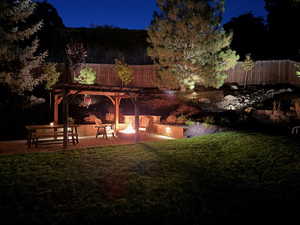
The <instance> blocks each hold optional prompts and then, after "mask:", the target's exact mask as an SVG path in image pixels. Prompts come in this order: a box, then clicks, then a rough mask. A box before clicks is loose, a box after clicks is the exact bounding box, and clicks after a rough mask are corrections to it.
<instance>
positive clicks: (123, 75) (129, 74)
mask: <svg viewBox="0 0 300 225" xmlns="http://www.w3.org/2000/svg"><path fill="white" fill-rule="evenodd" d="M115 71H116V73H117V74H118V76H119V78H120V79H121V81H122V85H123V84H124V85H128V84H129V83H130V82H131V81H132V80H133V70H132V69H131V68H130V67H129V66H128V65H127V64H126V63H125V62H124V60H119V59H115Z"/></svg>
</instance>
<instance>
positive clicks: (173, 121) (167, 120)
mask: <svg viewBox="0 0 300 225" xmlns="http://www.w3.org/2000/svg"><path fill="white" fill-rule="evenodd" d="M176 120H177V118H176V116H174V115H170V116H168V117H167V119H166V122H167V123H176Z"/></svg>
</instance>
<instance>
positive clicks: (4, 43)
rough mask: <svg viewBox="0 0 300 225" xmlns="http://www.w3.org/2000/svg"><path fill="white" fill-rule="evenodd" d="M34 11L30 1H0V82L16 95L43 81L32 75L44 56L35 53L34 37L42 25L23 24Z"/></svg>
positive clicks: (39, 23) (42, 77)
mask: <svg viewBox="0 0 300 225" xmlns="http://www.w3.org/2000/svg"><path fill="white" fill-rule="evenodd" d="M34 8H35V4H34V3H33V2H32V1H31V0H20V1H10V0H2V1H1V2H0V83H2V84H6V85H8V86H9V87H10V89H11V91H12V92H15V93H18V94H22V93H24V91H27V90H28V91H32V90H33V88H34V87H35V86H37V85H38V84H40V83H41V82H42V81H43V80H44V79H45V76H40V75H38V74H34V70H35V69H36V68H38V67H39V66H40V65H41V63H42V62H43V61H44V59H45V57H46V55H47V52H43V53H40V54H37V49H38V39H34V37H33V35H34V34H35V33H36V32H37V31H38V30H39V29H40V28H41V27H42V22H38V23H36V24H34V25H28V24H27V23H26V21H27V20H28V18H29V17H30V16H31V15H32V13H33V11H34Z"/></svg>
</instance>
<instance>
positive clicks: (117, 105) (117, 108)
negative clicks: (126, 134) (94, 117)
mask: <svg viewBox="0 0 300 225" xmlns="http://www.w3.org/2000/svg"><path fill="white" fill-rule="evenodd" d="M120 102H121V97H119V96H116V98H115V104H114V105H115V129H116V130H118V129H119V122H120Z"/></svg>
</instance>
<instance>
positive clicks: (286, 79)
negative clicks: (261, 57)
mask: <svg viewBox="0 0 300 225" xmlns="http://www.w3.org/2000/svg"><path fill="white" fill-rule="evenodd" d="M295 64H296V62H294V61H290V60H276V61H275V60H274V61H256V62H255V66H254V68H253V70H252V71H249V72H248V74H247V84H248V85H266V84H294V85H300V78H298V77H297V76H296V67H295ZM228 72H229V76H228V78H227V79H226V81H225V83H238V84H239V85H243V84H244V82H245V77H246V72H245V71H244V70H243V69H242V63H241V62H239V63H238V64H237V65H236V66H235V67H234V68H233V69H231V70H229V71H228Z"/></svg>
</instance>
